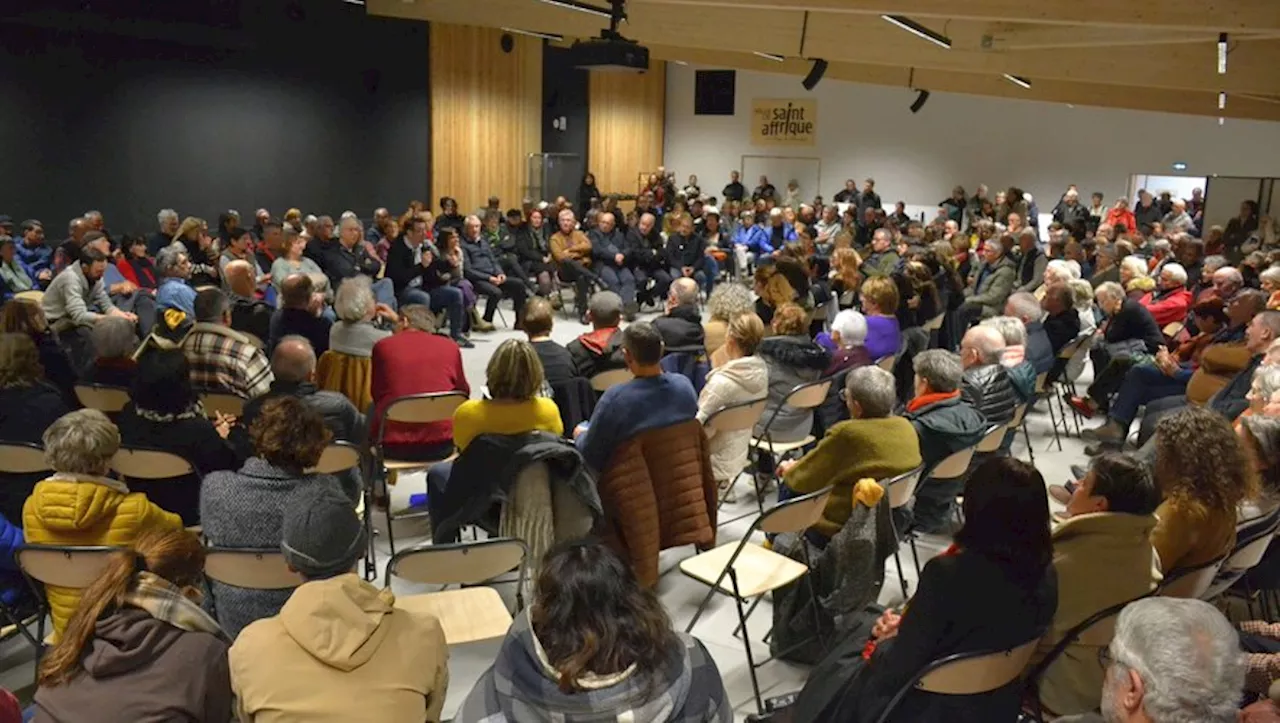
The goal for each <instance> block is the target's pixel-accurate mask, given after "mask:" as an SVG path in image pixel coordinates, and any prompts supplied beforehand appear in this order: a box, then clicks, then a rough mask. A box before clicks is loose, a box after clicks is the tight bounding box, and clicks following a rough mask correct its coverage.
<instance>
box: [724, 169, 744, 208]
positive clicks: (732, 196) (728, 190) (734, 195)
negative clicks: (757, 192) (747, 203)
mask: <svg viewBox="0 0 1280 723" xmlns="http://www.w3.org/2000/svg"><path fill="white" fill-rule="evenodd" d="M738 178H739V175H738V172H737V171H729V185H727V186H725V187H724V190H723V191H721V192H720V195H722V196H724V197H725V200H727V201H738V202H741V201H742V199H743V198H744V197H745V196H746V195H747V189H746V187H744V186H743V185H742V182H741V181H739V180H738Z"/></svg>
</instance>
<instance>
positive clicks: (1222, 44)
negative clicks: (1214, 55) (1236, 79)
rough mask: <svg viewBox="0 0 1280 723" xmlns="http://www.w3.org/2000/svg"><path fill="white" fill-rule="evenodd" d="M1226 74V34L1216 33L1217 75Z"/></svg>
mask: <svg viewBox="0 0 1280 723" xmlns="http://www.w3.org/2000/svg"><path fill="white" fill-rule="evenodd" d="M1226 74H1227V34H1226V33H1218V75H1226Z"/></svg>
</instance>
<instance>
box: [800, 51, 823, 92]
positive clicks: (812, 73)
mask: <svg viewBox="0 0 1280 723" xmlns="http://www.w3.org/2000/svg"><path fill="white" fill-rule="evenodd" d="M825 72H827V61H825V60H823V59H822V58H817V59H815V60H814V61H813V68H812V69H810V70H809V74H808V75H806V76H805V77H804V80H802V81H800V85H803V86H804V89H805V90H813V89H814V87H815V86H817V85H818V81H820V80H822V74H823V73H825Z"/></svg>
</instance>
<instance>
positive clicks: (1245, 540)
mask: <svg viewBox="0 0 1280 723" xmlns="http://www.w3.org/2000/svg"><path fill="white" fill-rule="evenodd" d="M1245 527H1249V528H1251V529H1249V530H1247V531H1245V530H1244V528H1245ZM1238 529H1239V530H1240V531H1241V532H1243V533H1244V534H1240V535H1238V536H1237V539H1236V546H1235V549H1234V550H1232V551H1231V554H1230V555H1228V556H1227V559H1226V560H1225V561H1223V563H1222V567H1221V568H1220V569H1219V570H1218V574H1217V576H1216V577H1215V578H1214V580H1213V583H1212V584H1211V585H1210V586H1209V589H1208V591H1206V592H1205V595H1204V599H1205V600H1213V599H1214V598H1216V597H1218V596H1219V595H1221V594H1223V593H1225V592H1226V591H1227V590H1228V589H1229V588H1230V587H1231V586H1232V585H1235V584H1236V582H1237V581H1239V580H1240V579H1241V578H1243V577H1244V575H1245V573H1247V572H1249V571H1250V570H1252V569H1253V568H1255V567H1257V566H1258V563H1260V562H1262V556H1263V555H1265V554H1267V548H1268V547H1270V546H1271V541H1272V540H1273V539H1275V536H1276V531H1277V530H1280V509H1276V510H1274V511H1272V512H1271V514H1269V515H1267V516H1266V517H1264V518H1263V519H1261V520H1251V521H1249V522H1246V523H1245V524H1244V525H1241V526H1240V527H1239V528H1238ZM1246 604H1250V605H1251V604H1252V600H1250V599H1249V597H1246Z"/></svg>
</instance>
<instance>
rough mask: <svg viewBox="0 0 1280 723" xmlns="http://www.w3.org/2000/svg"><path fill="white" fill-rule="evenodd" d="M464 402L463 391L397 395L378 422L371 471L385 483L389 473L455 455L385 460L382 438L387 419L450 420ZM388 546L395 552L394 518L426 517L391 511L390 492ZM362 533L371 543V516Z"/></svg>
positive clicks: (421, 467)
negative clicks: (423, 458)
mask: <svg viewBox="0 0 1280 723" xmlns="http://www.w3.org/2000/svg"><path fill="white" fill-rule="evenodd" d="M465 401H467V395H466V394H463V393H462V392H456V391H455V392H425V393H422V394H408V395H405V396H403V397H398V398H396V399H395V400H393V401H392V402H391V404H389V405H387V408H386V410H385V411H384V412H383V413H382V421H381V423H380V424H379V425H378V439H377V440H376V441H375V443H374V445H373V470H374V471H375V472H377V473H378V474H379V475H382V476H383V482H384V484H385V476H386V475H388V474H390V473H392V472H397V473H398V472H409V471H414V470H423V471H425V470H429V469H431V468H432V467H434V466H435V465H437V464H439V463H440V462H445V461H448V460H452V459H454V458H455V457H457V454H456V453H455V454H452V455H449V456H448V457H446V458H444V459H435V460H426V461H415V460H398V459H388V458H387V456H386V451H385V450H384V449H383V446H382V441H383V439H384V437H385V436H386V433H387V423H388V422H399V423H401V424H430V423H431V422H440V421H444V420H446V419H453V412H454V410H456V409H457V408H458V407H459V406H460V405H461V404H462V403H463V402H465ZM369 477H370V479H369V482H368V483H367V484H370V485H372V484H373V477H374V475H369ZM386 513H387V545H388V546H389V548H390V550H391V554H392V555H395V554H396V540H395V532H394V530H392V523H393V521H394V520H407V519H414V518H422V517H426V516H427V513H426V512H425V511H423V512H415V513H410V514H407V515H398V516H397V515H395V514H394V513H393V512H392V510H391V495H390V494H389V493H388V494H387V509H386ZM364 519H365V532H367V533H368V534H369V541H370V542H369V544H370V545H372V544H373V522H372V519H373V518H372V516H371V515H365V516H364Z"/></svg>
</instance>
